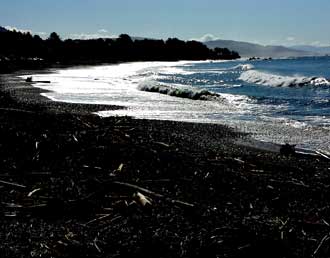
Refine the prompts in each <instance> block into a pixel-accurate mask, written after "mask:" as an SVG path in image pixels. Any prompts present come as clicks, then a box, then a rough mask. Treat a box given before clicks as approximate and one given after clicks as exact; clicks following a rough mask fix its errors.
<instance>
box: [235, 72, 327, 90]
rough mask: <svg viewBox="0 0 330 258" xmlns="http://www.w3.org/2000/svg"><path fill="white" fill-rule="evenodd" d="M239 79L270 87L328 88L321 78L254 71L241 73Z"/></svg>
mask: <svg viewBox="0 0 330 258" xmlns="http://www.w3.org/2000/svg"><path fill="white" fill-rule="evenodd" d="M239 79H240V80H242V81H246V82H249V83H255V84H260V85H270V86H275V87H302V86H308V85H312V86H330V82H329V80H327V79H325V78H323V77H293V76H281V75H275V74H269V73H264V72H259V71H255V70H251V71H246V72H243V73H242V74H241V76H240V77H239Z"/></svg>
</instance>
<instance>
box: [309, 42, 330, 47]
mask: <svg viewBox="0 0 330 258" xmlns="http://www.w3.org/2000/svg"><path fill="white" fill-rule="evenodd" d="M310 45H312V46H315V47H328V46H330V43H323V42H320V41H314V42H312V43H310Z"/></svg>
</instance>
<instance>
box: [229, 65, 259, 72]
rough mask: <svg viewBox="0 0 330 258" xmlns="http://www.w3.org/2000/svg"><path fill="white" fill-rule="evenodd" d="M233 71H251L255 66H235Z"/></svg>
mask: <svg viewBox="0 0 330 258" xmlns="http://www.w3.org/2000/svg"><path fill="white" fill-rule="evenodd" d="M232 69H239V70H242V71H249V70H253V69H254V65H252V64H239V65H236V66H234V67H233V68H232Z"/></svg>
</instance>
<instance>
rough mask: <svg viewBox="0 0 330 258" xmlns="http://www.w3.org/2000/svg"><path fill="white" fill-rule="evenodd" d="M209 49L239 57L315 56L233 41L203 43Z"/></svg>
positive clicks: (276, 47) (292, 50) (282, 48)
mask: <svg viewBox="0 0 330 258" xmlns="http://www.w3.org/2000/svg"><path fill="white" fill-rule="evenodd" d="M204 44H205V45H206V46H207V47H209V48H215V47H222V48H228V49H231V50H233V51H236V52H238V53H239V54H240V56H241V57H253V56H255V57H298V56H312V55H315V54H314V53H312V52H309V51H303V50H296V49H291V48H287V47H283V46H263V45H259V44H253V43H248V42H241V41H234V40H213V41H207V42H204Z"/></svg>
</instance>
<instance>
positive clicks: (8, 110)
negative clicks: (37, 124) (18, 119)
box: [0, 108, 35, 114]
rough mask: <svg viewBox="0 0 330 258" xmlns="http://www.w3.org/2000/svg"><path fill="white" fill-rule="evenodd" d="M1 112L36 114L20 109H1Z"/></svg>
mask: <svg viewBox="0 0 330 258" xmlns="http://www.w3.org/2000/svg"><path fill="white" fill-rule="evenodd" d="M0 111H7V112H18V113H28V114H34V113H35V112H33V111H29V110H24V109H18V108H0Z"/></svg>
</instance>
